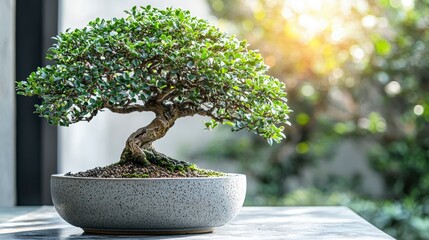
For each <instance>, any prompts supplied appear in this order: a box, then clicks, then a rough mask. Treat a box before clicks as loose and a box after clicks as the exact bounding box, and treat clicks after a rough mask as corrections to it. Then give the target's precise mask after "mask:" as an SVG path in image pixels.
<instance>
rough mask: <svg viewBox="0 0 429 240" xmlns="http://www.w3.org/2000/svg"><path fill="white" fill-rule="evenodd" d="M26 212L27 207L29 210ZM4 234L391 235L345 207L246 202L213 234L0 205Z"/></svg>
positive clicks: (0, 229)
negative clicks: (84, 225) (93, 225)
mask: <svg viewBox="0 0 429 240" xmlns="http://www.w3.org/2000/svg"><path fill="white" fill-rule="evenodd" d="M25 212H26V213H25ZM0 239H288V240H289V239H291V240H295V239H296V240H301V239H312V240H313V239H315V240H319V239H321V240H324V239H335V240H341V239H362V240H364V239H393V238H392V237H390V236H388V235H387V234H385V233H383V232H382V231H381V230H379V229H377V228H376V227H374V226H373V225H371V224H370V223H368V222H367V221H365V220H364V219H363V218H361V217H360V216H358V215H357V214H356V213H354V212H353V211H351V210H350V209H348V208H346V207H244V208H243V209H242V210H241V212H240V213H239V215H238V216H236V217H235V218H234V219H233V220H232V221H231V222H230V223H229V224H227V225H225V226H223V227H219V228H216V229H215V231H214V233H210V234H192V235H167V236H143V235H140V236H112V235H90V234H84V233H83V231H82V230H81V229H80V228H77V227H74V226H71V225H70V224H68V223H66V222H65V221H64V220H62V219H61V218H60V217H59V216H58V214H57V213H56V211H55V209H54V208H53V207H52V206H43V207H39V208H22V207H15V208H0Z"/></svg>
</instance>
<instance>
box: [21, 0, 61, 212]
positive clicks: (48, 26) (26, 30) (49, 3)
mask: <svg viewBox="0 0 429 240" xmlns="http://www.w3.org/2000/svg"><path fill="white" fill-rule="evenodd" d="M57 29H58V1H57V0H17V1H16V79H17V81H22V80H25V79H26V78H27V76H28V75H29V74H30V73H31V72H32V71H34V70H36V69H37V67H38V66H42V65H45V64H46V62H45V61H44V56H45V54H46V50H47V48H48V46H50V45H51V43H52V42H51V37H52V36H54V35H56V33H57ZM36 103H39V100H38V99H37V98H34V97H33V98H29V97H22V96H17V99H16V134H17V136H16V151H17V152H16V158H17V163H16V171H17V174H16V177H17V203H18V205H40V204H50V203H51V200H50V194H49V192H50V190H49V176H50V175H51V174H52V173H55V172H56V169H57V149H58V146H57V129H56V128H55V127H52V126H48V125H47V124H46V120H44V119H41V118H39V117H38V116H37V115H36V114H33V111H34V104H36Z"/></svg>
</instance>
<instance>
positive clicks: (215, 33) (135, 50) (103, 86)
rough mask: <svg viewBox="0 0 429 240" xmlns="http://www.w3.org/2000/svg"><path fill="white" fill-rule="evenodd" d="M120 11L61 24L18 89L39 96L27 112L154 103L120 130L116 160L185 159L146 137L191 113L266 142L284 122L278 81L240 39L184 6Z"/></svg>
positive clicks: (93, 110)
mask: <svg viewBox="0 0 429 240" xmlns="http://www.w3.org/2000/svg"><path fill="white" fill-rule="evenodd" d="M126 13H127V16H126V17H125V18H119V19H115V18H114V19H112V20H104V19H96V20H94V21H92V22H90V23H89V24H88V26H87V27H85V28H83V29H75V30H67V31H66V32H65V33H60V34H59V35H58V36H57V37H56V38H55V40H56V41H57V42H56V44H54V45H53V47H52V48H50V50H49V54H48V55H47V58H48V59H50V60H53V61H54V62H55V64H54V65H48V66H45V67H40V68H38V69H37V71H35V72H33V73H31V74H30V76H29V77H28V78H27V81H22V82H17V91H18V94H21V95H25V96H34V95H35V96H38V97H40V98H41V104H40V105H35V108H36V113H38V114H39V115H40V116H42V117H44V118H46V119H47V120H48V121H49V123H51V124H55V125H61V126H68V125H69V124H73V123H76V122H79V121H90V120H91V119H92V118H93V117H95V116H96V115H97V113H98V112H100V111H103V110H104V109H108V110H110V111H112V112H115V113H120V114H126V113H131V112H153V113H154V114H155V118H154V119H153V121H152V122H151V123H150V124H149V125H147V126H144V127H142V128H140V129H138V130H137V131H135V132H134V133H132V134H131V135H130V136H129V138H128V139H127V140H126V144H125V147H124V150H123V152H122V155H121V157H120V163H125V162H134V163H139V164H141V165H143V166H148V165H151V164H152V165H158V166H162V167H168V168H172V167H173V169H183V168H184V167H189V166H192V165H190V164H187V163H186V162H182V161H177V160H174V159H171V158H169V157H167V156H165V155H163V154H161V153H158V152H156V151H155V150H154V149H153V147H152V143H153V142H154V141H156V140H157V139H160V138H162V137H163V136H165V134H166V133H167V131H168V130H169V129H170V128H171V127H172V126H173V125H174V122H175V121H176V120H177V119H178V118H181V117H187V116H193V115H195V114H198V115H201V116H208V117H210V118H211V120H210V121H208V122H205V126H206V127H207V128H208V129H213V128H215V127H216V126H218V125H219V124H226V125H230V126H231V127H232V128H231V129H232V131H238V130H242V129H246V130H248V131H250V132H253V133H256V134H259V135H261V136H262V137H263V138H265V139H267V140H268V142H269V143H270V144H271V143H272V142H273V141H275V142H279V141H280V140H282V139H283V138H285V135H284V134H283V126H282V124H288V120H287V119H288V113H289V109H288V106H287V104H286V93H285V91H284V84H283V83H281V82H280V81H278V80H277V79H275V78H273V77H271V76H268V75H266V71H267V66H266V65H265V64H264V62H263V58H262V57H261V55H260V54H259V53H258V52H257V51H254V50H249V49H248V48H247V47H248V44H247V43H246V41H239V40H237V39H236V38H235V37H234V36H231V35H227V34H225V33H222V32H220V31H219V30H218V29H217V28H215V27H213V26H211V25H209V23H208V22H207V21H206V20H202V19H198V18H195V17H193V16H191V15H190V13H189V11H184V10H181V9H172V8H168V9H166V10H159V9H156V8H152V7H150V6H147V7H141V8H140V9H138V8H136V7H134V8H132V9H131V10H130V11H128V12H126Z"/></svg>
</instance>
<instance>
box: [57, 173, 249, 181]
mask: <svg viewBox="0 0 429 240" xmlns="http://www.w3.org/2000/svg"><path fill="white" fill-rule="evenodd" d="M225 174H226V175H225V176H214V177H175V178H96V177H73V176H65V173H59V174H52V175H51V178H66V179H75V180H92V181H97V180H99V181H174V180H194V181H195V180H207V179H225V178H240V177H246V175H244V174H241V173H225Z"/></svg>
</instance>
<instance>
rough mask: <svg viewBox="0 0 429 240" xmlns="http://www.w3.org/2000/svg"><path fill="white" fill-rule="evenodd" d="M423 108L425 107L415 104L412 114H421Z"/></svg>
mask: <svg viewBox="0 0 429 240" xmlns="http://www.w3.org/2000/svg"><path fill="white" fill-rule="evenodd" d="M424 110H425V109H424V108H423V106H422V105H416V106H414V114H416V115H417V116H420V115H422V114H423V112H424Z"/></svg>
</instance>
